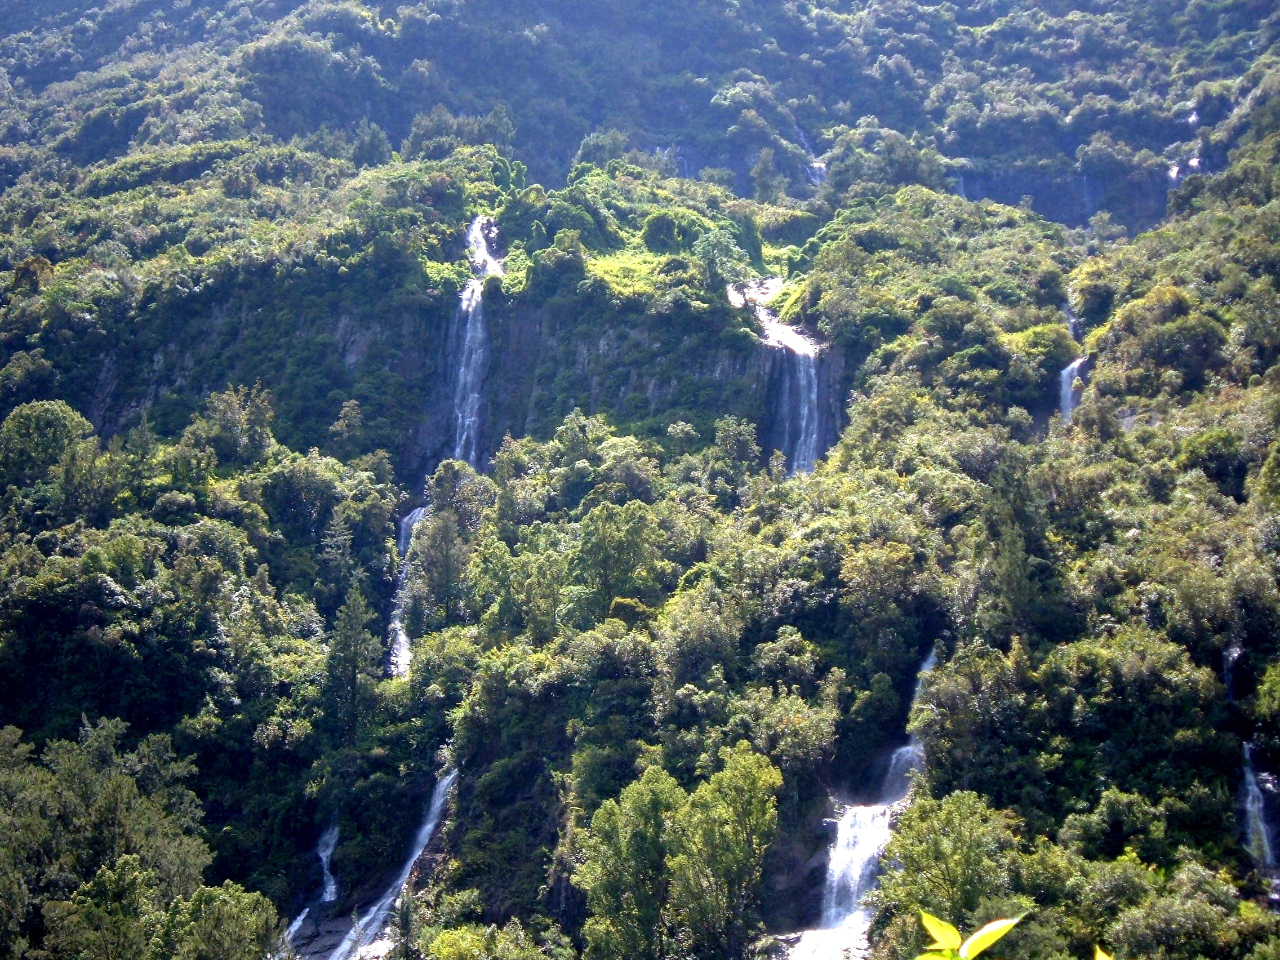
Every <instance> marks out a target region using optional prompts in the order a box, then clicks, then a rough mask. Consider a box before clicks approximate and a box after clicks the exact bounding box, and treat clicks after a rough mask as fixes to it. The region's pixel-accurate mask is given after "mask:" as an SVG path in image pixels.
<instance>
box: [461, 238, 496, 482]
mask: <svg viewBox="0 0 1280 960" xmlns="http://www.w3.org/2000/svg"><path fill="white" fill-rule="evenodd" d="M488 226H489V221H487V220H485V219H484V218H483V217H477V218H476V219H475V220H474V221H472V224H471V228H470V229H469V230H468V231H467V250H468V252H469V254H470V256H471V266H472V269H473V270H474V272H475V276H474V277H472V278H471V280H469V281H468V282H467V285H466V287H464V288H463V290H462V302H461V303H460V304H459V306H458V314H457V316H458V323H459V325H460V326H461V328H462V330H461V341H462V352H461V356H460V357H459V361H458V380H457V383H456V385H455V387H454V392H453V415H454V424H455V428H454V440H453V458H454V459H455V460H465V461H466V462H467V463H469V464H471V465H472V466H475V465H476V458H477V457H478V456H479V444H480V399H481V388H482V387H483V386H484V366H485V363H486V362H487V361H488V359H489V336H488V331H487V330H486V329H485V323H484V282H485V280H486V279H487V278H488V277H500V276H502V261H500V260H498V259H497V258H496V257H494V255H493V253H492V252H491V251H490V250H489V240H488V238H487V237H486V236H485V230H486V229H487V228H488Z"/></svg>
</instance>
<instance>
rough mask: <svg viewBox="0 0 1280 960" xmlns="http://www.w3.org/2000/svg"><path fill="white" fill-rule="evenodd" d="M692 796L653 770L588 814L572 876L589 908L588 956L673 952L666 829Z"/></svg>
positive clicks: (595, 959) (639, 958) (653, 958)
mask: <svg viewBox="0 0 1280 960" xmlns="http://www.w3.org/2000/svg"><path fill="white" fill-rule="evenodd" d="M687 799H688V798H687V797H686V795H685V792H684V791H683V790H682V789H680V785H679V784H677V783H676V781H675V779H674V778H673V777H671V775H670V774H668V773H667V772H666V771H664V770H662V769H661V768H659V767H650V768H649V769H648V770H646V771H645V772H644V773H643V774H642V775H641V776H640V779H638V780H636V781H635V782H634V783H632V784H631V785H630V786H628V787H627V788H626V789H624V790H623V791H622V793H621V795H620V796H619V797H618V799H617V800H606V801H605V802H604V803H603V804H601V805H600V809H598V810H597V811H596V813H595V816H593V817H592V818H591V829H590V831H589V832H588V833H587V835H586V839H585V840H584V841H583V852H584V855H585V859H584V860H583V862H582V864H581V865H580V866H579V867H578V869H577V871H576V872H575V873H574V876H573V882H574V883H575V884H576V885H577V886H578V887H580V888H581V889H582V890H583V891H584V892H585V893H586V895H587V907H588V909H589V910H590V911H591V917H590V919H588V920H587V922H586V925H585V927H584V928H583V934H584V936H585V937H586V940H587V954H586V955H587V957H588V960H606V958H609V960H611V958H615V957H628V958H634V960H661V958H663V957H666V956H668V950H669V942H668V941H669V940H670V938H671V930H670V929H669V927H668V922H669V918H668V917H667V916H666V915H665V912H664V907H665V905H666V903H667V895H668V885H669V882H670V877H669V874H668V871H667V852H668V850H667V844H668V828H669V824H670V821H671V818H672V816H673V815H674V813H675V811H676V810H678V809H679V808H680V807H681V806H682V805H683V804H684V803H685V802H686V801H687Z"/></svg>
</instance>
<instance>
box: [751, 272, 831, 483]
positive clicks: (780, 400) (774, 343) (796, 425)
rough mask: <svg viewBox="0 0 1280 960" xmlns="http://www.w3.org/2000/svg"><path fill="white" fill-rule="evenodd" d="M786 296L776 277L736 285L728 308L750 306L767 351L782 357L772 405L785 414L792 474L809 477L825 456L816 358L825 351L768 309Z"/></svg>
mask: <svg viewBox="0 0 1280 960" xmlns="http://www.w3.org/2000/svg"><path fill="white" fill-rule="evenodd" d="M781 290H782V281H781V280H780V279H779V278H777V277H769V278H767V279H764V280H757V281H755V282H753V283H746V284H737V285H736V286H732V287H730V288H729V302H730V303H731V304H733V305H734V306H735V307H746V306H748V305H749V306H750V307H751V309H752V310H753V311H754V312H755V315H756V319H757V320H758V321H759V322H760V326H761V327H763V328H764V342H765V344H766V345H767V346H769V347H771V348H773V349H775V350H779V351H782V354H783V367H782V373H781V377H780V378H779V383H780V388H779V390H778V396H777V399H776V401H775V403H774V406H775V408H778V409H780V410H781V413H782V418H781V419H782V429H781V430H780V433H781V441H782V442H781V445H780V448H781V450H782V452H783V453H784V454H786V457H787V465H788V469H789V470H790V472H791V473H792V474H796V473H811V472H812V471H813V469H814V467H816V466H817V465H818V458H819V457H821V456H822V453H823V449H822V432H821V429H820V426H821V425H820V423H819V414H820V408H821V394H820V392H819V388H818V356H819V354H820V353H821V347H820V346H819V345H818V344H817V343H815V342H814V341H813V340H810V339H809V338H808V337H806V336H805V335H804V334H803V333H801V332H800V331H799V330H797V329H796V328H795V327H792V326H789V325H788V324H785V323H783V322H782V321H781V320H779V319H778V315H777V314H776V313H774V312H773V310H771V309H769V307H768V306H766V304H767V303H768V302H769V301H770V300H772V299H773V298H774V297H775V296H777V295H778V293H779V292H780V291H781Z"/></svg>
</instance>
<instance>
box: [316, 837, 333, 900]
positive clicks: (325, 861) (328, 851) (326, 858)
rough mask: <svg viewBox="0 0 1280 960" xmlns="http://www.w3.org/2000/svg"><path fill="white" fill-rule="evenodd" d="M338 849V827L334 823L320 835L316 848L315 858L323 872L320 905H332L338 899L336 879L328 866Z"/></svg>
mask: <svg viewBox="0 0 1280 960" xmlns="http://www.w3.org/2000/svg"><path fill="white" fill-rule="evenodd" d="M337 848H338V825H337V824H336V823H335V824H334V825H333V826H331V827H330V828H329V829H328V830H326V831H325V832H324V833H323V834H321V835H320V843H319V845H318V846H317V847H316V856H317V857H319V858H320V869H321V870H322V871H324V893H323V894H322V895H321V897H320V902H321V903H332V902H333V901H334V900H337V899H338V878H337V877H335V876H334V875H333V870H332V869H331V867H330V865H331V864H332V862H333V851H334V850H336V849H337Z"/></svg>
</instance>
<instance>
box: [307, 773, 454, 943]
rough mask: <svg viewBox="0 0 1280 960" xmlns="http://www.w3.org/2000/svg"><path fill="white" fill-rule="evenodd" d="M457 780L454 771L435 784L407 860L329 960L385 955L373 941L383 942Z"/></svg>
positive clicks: (438, 824) (437, 826)
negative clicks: (402, 895)
mask: <svg viewBox="0 0 1280 960" xmlns="http://www.w3.org/2000/svg"><path fill="white" fill-rule="evenodd" d="M457 779H458V771H456V770H450V771H449V772H448V773H446V774H445V775H444V776H443V777H441V778H440V780H439V782H437V783H436V787H435V790H433V791H432V793H431V802H430V803H429V804H428V805H427V812H426V816H425V818H424V819H423V821H422V825H421V826H419V827H418V833H417V836H415V837H414V841H413V848H412V849H411V850H410V851H409V857H408V859H406V860H405V862H404V866H403V867H401V868H400V872H399V873H398V874H396V877H395V879H394V880H393V881H392V882H391V885H390V886H389V887H387V889H386V890H385V891H384V892H383V894H382V896H381V897H379V898H378V899H377V901H376V902H375V903H374V904H373V906H371V907H369V909H368V910H366V911H365V912H364V914H363V915H362V916H361V917H360V918H359V919H358V920H357V921H356V922H355V924H354V925H353V926H352V927H351V930H350V931H349V932H348V933H347V935H346V937H344V938H343V940H342V942H341V943H340V944H338V947H337V949H335V950H334V951H333V953H331V954H330V955H329V960H353V958H356V957H361V956H368V955H370V954H371V955H374V956H385V955H386V951H379V950H377V948H376V947H374V946H373V945H374V944H375V942H376V941H380V940H383V939H385V936H386V933H387V928H388V926H389V925H390V922H391V911H392V910H393V909H395V906H396V903H397V902H399V900H400V895H401V894H402V893H404V889H405V887H406V886H407V885H408V883H409V878H410V876H412V875H413V868H414V867H415V866H417V863H418V858H419V857H421V856H422V851H424V850H426V849H427V844H429V843H430V842H431V838H432V837H434V836H435V833H436V830H437V829H438V828H439V826H440V819H441V817H443V816H444V808H445V804H446V803H447V802H448V800H449V791H450V790H451V789H452V788H453V785H454V783H455V782H457ZM367 948H372V949H368V952H367V953H366V950H367Z"/></svg>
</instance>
